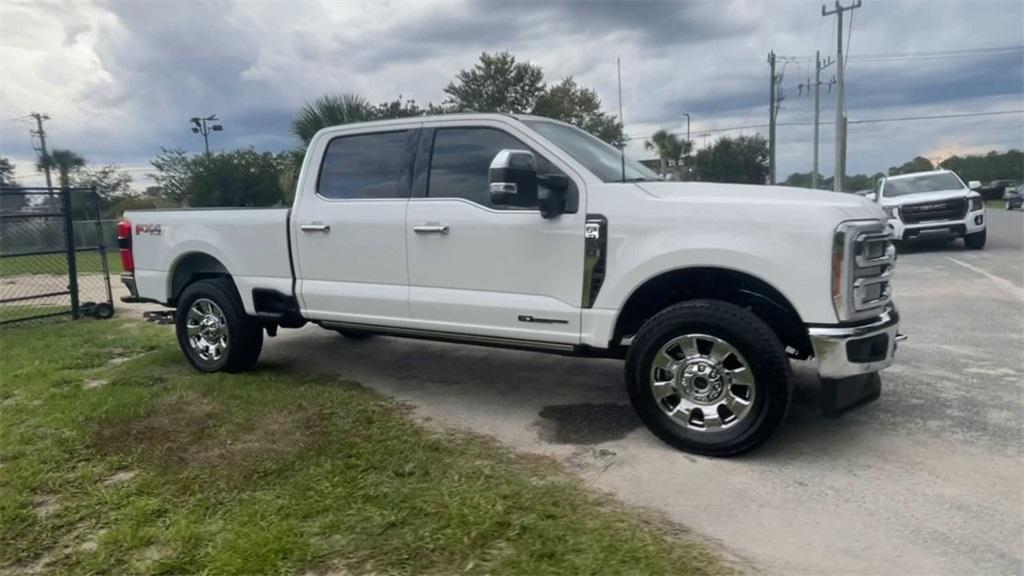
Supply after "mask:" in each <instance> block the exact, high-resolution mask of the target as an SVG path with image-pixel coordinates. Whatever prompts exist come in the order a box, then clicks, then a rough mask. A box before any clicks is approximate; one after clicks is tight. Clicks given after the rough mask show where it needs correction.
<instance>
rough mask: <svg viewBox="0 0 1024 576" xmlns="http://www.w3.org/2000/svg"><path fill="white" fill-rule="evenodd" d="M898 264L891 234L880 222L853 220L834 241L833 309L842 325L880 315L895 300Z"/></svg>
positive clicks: (845, 224)
mask: <svg viewBox="0 0 1024 576" xmlns="http://www.w3.org/2000/svg"><path fill="white" fill-rule="evenodd" d="M895 263H896V249H895V247H894V246H893V244H892V230H890V228H889V226H887V225H885V223H883V222H880V221H877V220H874V221H873V220H851V221H847V222H843V223H841V224H839V226H837V227H836V230H835V234H834V236H833V239H832V286H831V288H832V294H831V295H832V305H833V306H834V307H835V311H836V317H837V318H838V319H839V321H840V322H851V321H856V320H860V319H864V318H868V317H871V316H874V315H877V314H879V313H880V312H881V311H882V310H883V309H884V308H885V307H886V306H887V305H888V304H889V301H890V299H891V297H892V289H891V288H890V286H889V281H890V279H891V278H892V274H893V270H894V264H895Z"/></svg>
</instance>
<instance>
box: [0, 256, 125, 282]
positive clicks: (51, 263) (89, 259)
mask: <svg viewBox="0 0 1024 576" xmlns="http://www.w3.org/2000/svg"><path fill="white" fill-rule="evenodd" d="M75 262H76V267H77V268H78V271H79V272H80V273H98V272H102V271H103V260H102V259H101V258H100V253H99V252H78V253H77V254H76V257H75ZM107 266H108V267H109V269H110V274H111V275H112V276H114V275H117V274H120V273H121V255H120V253H118V252H117V251H116V250H115V251H112V252H107ZM67 273H68V261H67V257H66V256H65V255H64V254H46V255H42V256H14V257H11V258H0V277H3V276H22V275H25V274H56V275H67Z"/></svg>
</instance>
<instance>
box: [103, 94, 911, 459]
mask: <svg viewBox="0 0 1024 576" xmlns="http://www.w3.org/2000/svg"><path fill="white" fill-rule="evenodd" d="M125 218H126V220H125V221H124V222H122V223H121V227H120V235H121V240H120V241H121V248H122V259H123V265H124V269H125V273H124V275H123V277H122V279H123V281H124V283H125V284H126V285H127V287H128V289H129V291H130V293H131V296H130V297H127V298H128V299H129V300H136V301H139V300H141V301H152V302H159V303H161V304H164V305H166V306H169V307H174V308H176V313H175V320H176V331H177V338H178V342H179V344H180V346H181V349H182V351H183V352H184V354H185V357H186V358H187V359H188V361H189V362H190V363H191V364H192V365H193V366H195V367H196V368H197V369H199V370H202V371H207V372H214V371H221V370H222V371H228V372H234V371H241V370H244V369H246V368H248V367H250V366H252V365H253V364H254V363H255V362H256V360H257V358H258V357H259V355H260V350H261V347H262V345H263V335H264V332H266V333H267V334H268V335H270V336H273V335H275V334H276V332H277V330H278V328H295V327H299V326H302V325H303V324H305V323H314V324H317V325H319V326H322V327H323V328H327V329H331V330H336V331H338V332H340V333H341V334H343V335H346V336H351V337H363V336H366V335H370V334H375V333H376V334H388V335H398V336H409V337H416V338H427V339H435V340H444V341H453V342H462V343H471V344H483V345H490V346H498V347H510V348H520V349H527V350H536V351H547V352H555V353H561V354H571V355H579V356H595V357H615V358H624V359H625V380H626V387H627V389H628V392H629V397H630V399H631V400H632V403H633V406H634V407H635V409H636V411H637V413H638V414H639V415H640V418H641V419H642V420H643V422H644V423H645V424H646V425H647V426H648V427H649V428H650V430H651V431H652V432H653V433H654V434H656V435H657V436H658V437H660V438H661V439H663V440H664V441H666V442H667V443H669V444H671V445H673V446H676V447H678V448H681V449H683V450H688V451H692V452H696V453H701V454H709V455H729V454H735V453H739V452H742V451H745V450H748V449H750V448H752V447H754V446H756V445H757V444H759V443H761V442H762V441H764V440H765V439H766V438H768V437H769V436H770V435H771V434H772V433H773V432H774V431H775V430H776V429H777V428H778V427H779V426H780V424H781V423H782V421H783V418H784V415H785V413H786V410H787V407H788V405H789V403H790V399H791V397H792V395H793V393H792V390H793V388H792V386H793V385H792V377H791V368H790V362H789V359H790V358H797V359H813V360H814V362H815V363H816V366H817V369H818V372H819V374H820V376H821V381H822V394H821V398H822V403H823V406H824V408H825V409H826V410H827V411H833V412H834V411H839V410H842V409H845V408H847V407H849V406H851V405H854V404H859V403H862V402H865V401H870V400H873V399H874V398H876V397H877V396H878V394H879V391H880V380H879V378H878V375H877V373H878V371H880V370H882V369H883V368H885V367H887V366H889V365H890V364H891V363H892V360H893V354H894V352H895V347H896V340H897V336H898V334H897V328H898V316H897V313H896V310H895V308H894V306H893V303H892V301H891V289H890V286H889V282H890V279H891V276H892V273H893V267H894V264H895V257H896V256H895V250H894V248H893V246H892V243H891V242H890V239H891V237H892V234H891V230H890V229H889V228H888V227H887V225H886V221H885V214H884V212H883V211H882V209H881V208H879V207H878V206H877V205H876V204H875V203H873V202H871V201H870V200H868V199H865V198H863V197H857V196H853V195H842V194H833V193H830V192H820V191H811V190H801V189H795V188H784V187H769V186H739V185H721V184H706V183H696V182H694V183H684V182H664V181H661V180H660V179H659V178H658V177H657V176H656V175H655V174H654V173H653V172H651V171H649V170H647V169H646V168H645V167H644V166H642V165H641V164H639V163H635V162H633V161H631V160H627V159H625V158H624V156H622V155H621V154H620V151H619V150H618V149H615V148H613V147H611V146H609V145H607V144H605V143H604V142H602V141H600V140H598V139H597V138H594V137H593V136H591V135H589V134H587V133H585V132H583V131H581V130H579V129H577V128H575V127H573V126H570V125H568V124H564V123H561V122H556V121H552V120H549V119H544V118H538V117H530V116H512V115H500V114H468V115H443V116H435V117H419V118H410V119H402V120H388V121H381V122H372V123H364V124H351V125H345V126H338V127H333V128H328V129H325V130H322V131H320V132H319V133H318V134H317V135H316V136H315V137H314V138H313V140H312V141H311V142H310V144H309V148H308V150H307V153H306V157H305V161H304V164H303V167H302V171H301V174H300V177H299V180H298V184H297V190H296V194H295V200H294V204H293V206H292V207H291V208H290V209H288V208H280V209H205V210H204V209H199V210H146V211H129V212H127V213H126V215H125ZM438 361H439V362H440V361H443V359H442V358H438ZM538 377H542V375H540V374H538ZM480 385H481V386H486V385H487V383H486V382H481V384H480Z"/></svg>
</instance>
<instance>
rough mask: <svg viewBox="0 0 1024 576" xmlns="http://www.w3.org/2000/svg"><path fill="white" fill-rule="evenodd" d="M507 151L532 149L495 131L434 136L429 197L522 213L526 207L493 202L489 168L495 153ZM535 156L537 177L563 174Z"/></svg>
mask: <svg viewBox="0 0 1024 576" xmlns="http://www.w3.org/2000/svg"><path fill="white" fill-rule="evenodd" d="M504 148H513V149H518V150H531V149H530V147H529V146H527V145H526V144H523V143H522V142H520V141H519V140H517V139H516V138H513V137H512V136H510V135H509V134H507V133H505V132H502V131H501V130H496V129H494V128H440V129H438V130H437V131H436V132H435V133H434V151H433V154H432V155H431V158H430V178H429V183H428V185H427V196H428V197H430V198H465V199H466V200H470V201H472V202H475V203H477V204H480V205H482V206H487V207H490V208H496V209H509V208H513V209H520V210H521V209H522V208H524V207H526V206H515V207H510V206H495V205H493V204H492V203H491V194H490V188H489V185H488V179H487V177H488V169H489V168H490V166H491V160H493V159H494V156H495V154H497V153H498V152H499V151H501V150H502V149H504ZM531 151H532V150H531ZM533 154H534V157H535V158H536V159H537V173H538V174H542V175H543V174H562V171H561V170H559V169H557V168H555V166H554V165H553V164H551V162H549V161H548V160H547V159H545V158H544V157H543V156H540V155H539V154H537V153H536V152H534V153H533ZM534 207H536V206H534ZM527 208H528V207H527Z"/></svg>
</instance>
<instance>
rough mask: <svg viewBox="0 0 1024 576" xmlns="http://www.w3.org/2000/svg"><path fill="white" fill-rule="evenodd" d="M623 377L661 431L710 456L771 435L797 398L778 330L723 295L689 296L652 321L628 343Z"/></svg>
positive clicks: (648, 421) (636, 403)
mask: <svg viewBox="0 0 1024 576" xmlns="http://www.w3.org/2000/svg"><path fill="white" fill-rule="evenodd" d="M730 358H731V360H730ZM664 366H668V368H663V367H664ZM744 374H746V376H744ZM625 376H626V388H627V389H628V391H629V398H630V401H631V402H632V404H633V407H634V409H635V410H636V412H637V414H638V415H639V416H640V419H641V421H643V423H644V424H645V425H646V426H647V428H648V429H650V430H651V432H653V433H654V435H655V436H657V437H658V438H660V439H662V440H663V441H664V442H666V443H668V444H670V445H671V446H674V447H676V448H679V449H681V450H684V451H686V452H692V453H695V454H703V455H706V456H730V455H734V454H739V453H741V452H745V451H747V450H750V449H752V448H754V447H756V446H757V445H759V444H761V443H762V442H764V441H765V440H767V439H768V438H769V437H771V435H772V434H774V433H775V431H776V430H778V428H779V426H780V425H781V424H782V421H783V420H784V418H785V415H786V411H787V409H788V407H789V402H790V398H791V396H792V382H791V378H790V367H789V359H788V358H787V357H786V353H785V348H784V347H783V345H782V342H780V341H779V338H778V336H776V335H775V333H774V332H773V331H772V329H771V328H770V327H769V326H768V325H767V324H766V323H765V322H764V321H763V320H761V319H760V318H759V317H757V316H756V315H754V313H753V312H750V311H749V310H747V309H745V308H741V307H739V306H736V305H734V304H730V303H728V302H723V301H720V300H710V299H706V300H692V301H689V302H683V303H681V304H677V305H675V306H672V307H670V308H667V309H665V310H664V311H662V312H660V313H659V314H657V315H656V316H654V317H653V318H651V319H650V320H648V321H647V322H646V323H645V324H644V325H643V326H642V327H641V328H640V331H639V332H638V333H637V335H636V337H635V338H634V339H633V342H632V344H631V345H630V348H629V353H628V355H627V356H626V369H625ZM658 380H664V382H658ZM673 398H675V399H676V400H673ZM742 400H745V403H744V402H743V401H742ZM698 412H699V413H700V414H698ZM698 416H699V418H697V417H698ZM730 418H731V420H730Z"/></svg>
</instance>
